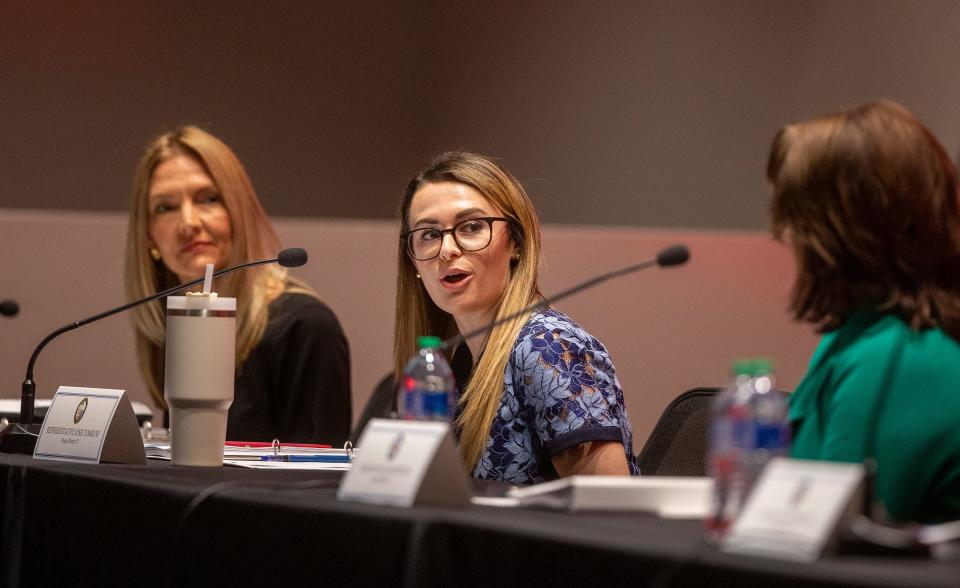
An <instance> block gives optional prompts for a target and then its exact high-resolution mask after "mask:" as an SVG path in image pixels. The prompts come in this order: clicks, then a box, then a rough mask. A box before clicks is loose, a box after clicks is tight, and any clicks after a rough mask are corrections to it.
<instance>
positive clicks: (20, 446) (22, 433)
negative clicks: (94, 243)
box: [0, 250, 305, 453]
mask: <svg viewBox="0 0 960 588" xmlns="http://www.w3.org/2000/svg"><path fill="white" fill-rule="evenodd" d="M286 251H290V250H284V251H283V252H281V256H282V255H283V254H284V253H286ZM304 255H305V254H304ZM281 256H278V257H274V258H272V259H261V260H258V261H249V262H247V263H242V264H240V265H236V266H233V267H229V268H226V269H222V270H220V271H218V272H214V274H213V276H212V277H213V278H217V277H220V276H222V275H224V274H228V273H230V272H233V271H236V270H238V269H243V268H247V267H251V266H255V265H263V264H266V263H277V262H278V261H280V260H281ZM282 265H283V264H282ZM300 265H302V264H300ZM204 279H206V278H198V279H196V280H193V281H192V282H187V283H185V284H180V285H179V286H174V287H173V288H167V289H166V290H164V291H162V292H157V293H156V294H153V295H150V296H147V297H146V298H141V299H140V300H135V301H133V302H128V303H127V304H124V305H122V306H118V307H116V308H112V309H110V310H107V311H105V312H101V313H100V314H95V315H93V316H91V317H88V318H85V319H83V320H79V321H76V322H73V323H69V324H66V325H64V326H62V327H60V328H59V329H57V330H56V331H54V332H52V333H50V334H49V335H47V336H46V337H44V338H43V340H42V341H40V344H39V345H37V348H36V349H34V350H33V354H32V355H31V356H30V361H29V362H28V363H27V374H26V377H25V378H24V380H23V384H21V386H20V421H19V422H16V423H10V424H9V425H7V427H6V428H5V429H4V430H3V431H0V453H33V449H34V447H36V445H37V437H39V436H40V424H39V423H37V424H34V422H33V417H34V403H35V400H36V391H37V383H36V382H35V381H34V380H33V366H34V364H35V363H36V362H37V357H38V356H39V355H40V352H41V351H42V350H43V348H44V347H46V346H47V343H49V342H50V341H53V340H54V339H56V338H57V337H59V336H60V335H62V334H64V333H66V332H68V331H72V330H74V329H77V328H79V327H82V326H84V325H87V324H90V323H92V322H96V321H98V320H100V319H104V318H107V317H108V316H113V315H115V314H117V313H119V312H123V311H125V310H129V309H131V308H133V307H134V306H138V305H140V304H145V303H147V302H150V301H152V300H156V299H157V298H164V297H166V296H169V295H171V294H174V293H176V292H179V291H181V290H186V289H187V288H191V287H193V286H196V285H197V284H200V283H202V282H203V281H204Z"/></svg>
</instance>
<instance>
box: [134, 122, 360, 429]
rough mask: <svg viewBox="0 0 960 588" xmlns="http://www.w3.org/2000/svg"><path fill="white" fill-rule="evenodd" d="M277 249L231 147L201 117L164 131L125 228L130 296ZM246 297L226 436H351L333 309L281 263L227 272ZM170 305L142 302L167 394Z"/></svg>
mask: <svg viewBox="0 0 960 588" xmlns="http://www.w3.org/2000/svg"><path fill="white" fill-rule="evenodd" d="M279 249H280V245H279V242H278V240H277V237H276V234H275V233H274V231H273V228H272V226H271V225H270V221H269V219H268V218H267V215H266V213H265V212H264V210H263V208H262V207H261V206H260V202H259V201H258V200H257V196H256V193H255V192H254V190H253V185H252V184H251V182H250V178H249V177H248V176H247V173H246V171H244V169H243V166H242V165H241V164H240V161H239V160H238V159H237V157H236V155H235V154H234V153H233V151H231V150H230V148H229V147H227V146H226V145H225V144H224V143H223V142H222V141H220V140H219V139H217V138H216V137H214V136H213V135H211V134H209V133H207V132H205V131H203V130H201V129H199V128H197V127H192V126H187V127H182V128H179V129H176V130H174V131H171V132H168V133H164V134H162V135H160V136H159V137H157V138H156V139H155V140H154V141H152V142H151V143H150V145H149V146H148V147H147V151H146V153H145V154H144V156H143V158H142V159H141V160H140V165H139V166H138V168H137V172H136V177H135V179H134V187H133V202H132V206H131V209H130V223H129V226H128V230H127V256H126V271H125V283H126V289H127V295H128V296H129V297H130V298H131V299H135V298H140V297H143V296H146V295H149V294H152V293H154V292H157V291H159V290H162V289H165V288H169V287H171V286H174V285H176V284H179V283H183V282H186V281H188V280H193V279H196V278H199V277H202V276H203V272H204V270H205V268H206V264H208V263H213V264H214V267H215V268H216V269H222V268H224V267H229V266H232V265H235V264H238V263H242V262H245V261H250V260H255V259H263V258H267V257H272V256H275V255H276V253H277V252H278V250H279ZM215 289H216V291H217V292H219V293H220V295H221V296H234V297H236V298H237V350H236V351H237V355H236V357H237V377H236V383H235V388H234V401H233V404H232V405H231V407H230V413H229V418H228V424H227V437H228V438H229V439H237V440H250V441H270V440H272V439H280V440H281V441H299V442H311V441H312V442H326V443H335V444H337V443H342V442H343V441H344V440H345V439H346V438H347V435H348V434H349V428H350V357H349V352H348V349H347V340H346V337H345V336H344V333H343V329H341V327H340V324H339V322H338V321H337V318H336V316H335V315H334V314H333V312H332V311H331V310H330V309H329V308H328V307H327V306H326V305H324V304H323V303H322V302H321V301H320V300H319V299H317V297H316V295H315V294H314V293H313V292H312V291H311V290H310V289H308V288H307V287H306V286H305V285H304V284H302V283H300V282H298V281H297V280H295V279H294V278H292V277H289V276H287V274H286V270H285V269H283V268H281V267H279V266H276V265H266V266H260V267H257V268H253V269H248V270H242V271H239V272H236V273H233V274H230V275H229V276H225V277H224V278H220V279H218V281H217V282H216V284H215ZM163 308H164V306H163V303H162V301H158V302H153V303H150V304H146V305H142V306H139V307H137V308H136V309H134V325H135V328H136V341H137V354H138V359H139V362H140V371H141V373H142V374H143V377H144V379H145V380H146V383H147V387H148V388H149V391H150V394H151V396H152V397H153V400H154V402H155V403H156V404H157V406H159V407H162V408H164V409H165V408H166V405H165V403H164V399H163V368H164V363H163V362H164V324H165V322H164V310H163Z"/></svg>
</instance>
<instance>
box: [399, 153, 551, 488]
mask: <svg viewBox="0 0 960 588" xmlns="http://www.w3.org/2000/svg"><path fill="white" fill-rule="evenodd" d="M436 182H456V183H458V184H464V185H467V186H470V187H471V188H473V189H475V190H476V191H477V192H479V193H480V194H482V195H483V196H484V198H486V199H487V200H489V201H490V202H491V203H492V204H494V205H496V206H497V207H498V208H499V209H500V210H501V211H502V213H503V215H504V216H505V217H507V218H510V219H512V220H513V221H514V222H512V223H509V225H510V227H511V238H512V239H513V243H514V244H515V245H516V246H517V251H518V252H519V253H520V259H519V260H518V261H516V262H515V263H514V265H513V268H512V271H511V275H510V281H509V282H508V283H507V287H506V290H504V292H503V295H502V297H501V299H500V302H499V307H498V309H497V311H496V313H495V319H500V318H502V317H505V316H507V315H509V314H511V313H514V312H517V311H520V310H522V309H523V308H524V307H525V306H528V305H529V304H531V302H532V301H533V300H535V299H536V298H537V297H539V296H540V291H539V288H538V286H537V270H538V265H539V261H540V223H539V220H538V219H537V213H536V210H535V209H534V206H533V202H531V201H530V198H529V197H528V196H527V193H526V191H524V189H523V186H521V185H520V183H519V182H518V181H517V180H516V179H515V178H514V177H513V176H512V175H510V173H509V172H507V171H506V170H504V169H503V168H501V167H500V166H498V165H497V164H496V163H494V162H493V160H491V159H490V158H487V157H484V156H482V155H476V154H474V153H465V152H457V151H454V152H449V153H444V154H442V155H440V156H438V157H437V158H436V159H434V160H433V161H432V162H431V163H430V165H428V166H427V167H426V168H425V169H424V170H423V171H421V172H420V173H418V174H417V175H416V176H414V177H413V179H411V180H410V182H409V183H408V184H407V190H406V192H405V193H404V196H403V202H402V203H401V205H400V233H403V232H405V231H407V230H408V229H409V222H408V218H407V214H408V212H409V210H410V204H411V203H412V202H413V196H414V194H416V192H417V190H418V189H420V186H422V185H423V184H428V183H436ZM416 272H417V270H416V267H415V266H414V265H413V261H412V260H411V259H410V257H409V255H408V254H407V250H406V245H405V243H404V242H403V241H402V240H400V239H398V247H397V301H396V304H397V306H396V323H395V328H394V373H395V375H396V377H397V381H398V382H399V381H401V380H400V376H401V375H402V374H403V368H404V365H405V364H406V362H407V360H409V359H410V358H411V357H413V356H414V355H415V354H416V353H417V346H416V337H418V336H420V335H437V336H441V337H448V336H451V335H454V334H456V332H457V326H456V323H455V322H454V321H453V317H452V316H451V315H450V314H448V313H446V312H444V311H443V310H441V309H440V308H439V307H437V305H436V304H434V303H433V301H432V300H431V299H430V295H429V294H428V293H427V291H426V289H425V288H424V287H423V282H422V281H421V280H418V279H417V278H416ZM526 320H527V317H526V316H520V317H517V318H516V319H514V320H512V321H509V322H507V323H505V324H503V325H500V326H499V327H497V328H496V329H494V330H493V332H491V333H490V335H489V337H488V339H487V343H486V345H485V347H484V351H483V354H482V356H481V357H480V358H479V359H476V358H475V361H476V365H475V366H474V370H473V374H472V375H471V377H470V381H469V383H468V384H467V385H466V387H465V390H464V391H463V394H462V395H461V405H462V407H463V410H462V412H461V413H460V416H459V418H458V419H457V422H456V426H457V427H458V428H459V430H460V448H461V452H462V454H463V457H464V461H465V463H466V466H467V468H468V469H470V470H472V469H473V467H474V466H475V465H476V463H477V461H478V460H479V459H480V455H481V454H482V453H483V448H484V446H485V445H486V442H487V439H488V437H489V435H490V428H491V427H492V426H493V419H494V417H495V416H496V412H497V407H498V406H499V405H500V398H501V396H502V394H503V377H504V371H505V370H506V366H507V360H508V359H509V356H510V351H511V350H512V349H513V344H514V340H515V339H516V336H517V333H518V332H519V331H520V327H521V326H523V324H524V323H525V322H526Z"/></svg>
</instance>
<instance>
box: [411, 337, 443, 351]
mask: <svg viewBox="0 0 960 588" xmlns="http://www.w3.org/2000/svg"><path fill="white" fill-rule="evenodd" d="M440 342H441V341H440V337H417V347H419V348H420V349H424V348H426V347H431V348H433V349H436V348H438V347H440Z"/></svg>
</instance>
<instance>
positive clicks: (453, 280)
mask: <svg viewBox="0 0 960 588" xmlns="http://www.w3.org/2000/svg"><path fill="white" fill-rule="evenodd" d="M469 275H470V274H450V275H449V276H443V281H444V282H446V283H448V284H457V283H459V282H462V281H464V280H465V279H467V276H469Z"/></svg>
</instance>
